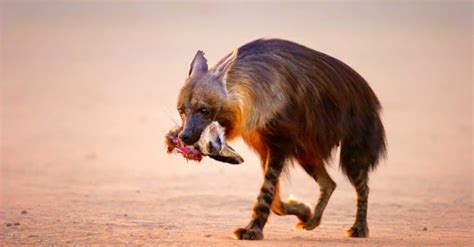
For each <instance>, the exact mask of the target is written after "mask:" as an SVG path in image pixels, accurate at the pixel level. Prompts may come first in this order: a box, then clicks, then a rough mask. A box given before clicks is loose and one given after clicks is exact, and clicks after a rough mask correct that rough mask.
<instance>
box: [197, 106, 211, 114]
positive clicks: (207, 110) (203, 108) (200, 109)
mask: <svg viewBox="0 0 474 247" xmlns="http://www.w3.org/2000/svg"><path fill="white" fill-rule="evenodd" d="M199 112H200V113H202V114H204V115H207V114H209V109H207V108H206V107H201V108H199Z"/></svg>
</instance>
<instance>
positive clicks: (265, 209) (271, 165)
mask: <svg viewBox="0 0 474 247" xmlns="http://www.w3.org/2000/svg"><path fill="white" fill-rule="evenodd" d="M275 153H278V152H275ZM284 161H285V158H284V157H282V156H278V155H273V154H272V153H270V157H269V158H268V159H267V163H266V164H267V165H266V166H265V167H267V169H265V177H264V181H263V185H262V187H261V189H260V194H259V196H258V198H257V202H256V203H255V206H254V208H253V215H252V220H251V221H250V223H249V224H248V225H247V227H245V228H239V229H237V230H236V231H234V234H233V237H234V238H235V239H245V240H260V239H263V227H264V226H265V224H266V223H267V219H268V215H269V214H270V208H271V206H272V202H273V197H274V195H275V192H276V190H277V185H278V179H279V177H280V173H281V170H282V168H283V165H284Z"/></svg>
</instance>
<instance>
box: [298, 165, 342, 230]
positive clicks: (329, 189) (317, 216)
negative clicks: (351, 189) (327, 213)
mask: <svg viewBox="0 0 474 247" xmlns="http://www.w3.org/2000/svg"><path fill="white" fill-rule="evenodd" d="M303 168H304V169H305V171H306V172H307V173H308V174H309V175H310V176H311V177H313V178H314V180H316V182H317V183H318V185H319V191H320V195H319V200H318V204H317V205H316V207H315V208H314V214H313V215H312V216H311V218H310V219H309V220H308V221H307V222H300V223H298V225H297V226H296V227H297V228H303V229H306V230H313V229H314V228H316V227H318V226H319V224H321V218H322V217H323V213H324V209H326V206H327V204H328V202H329V199H330V198H331V195H332V193H333V192H334V190H335V189H336V183H334V181H333V180H332V179H331V177H330V176H329V174H328V173H327V171H326V168H325V167H324V165H322V163H321V165H318V166H314V165H303Z"/></svg>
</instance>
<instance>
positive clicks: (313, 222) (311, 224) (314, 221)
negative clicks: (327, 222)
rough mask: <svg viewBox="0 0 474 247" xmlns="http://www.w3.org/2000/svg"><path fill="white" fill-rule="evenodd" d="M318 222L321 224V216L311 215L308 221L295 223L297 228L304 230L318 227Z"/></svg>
mask: <svg viewBox="0 0 474 247" xmlns="http://www.w3.org/2000/svg"><path fill="white" fill-rule="evenodd" d="M319 224H321V217H315V216H313V217H311V218H310V219H309V220H308V221H306V222H300V223H298V224H296V228H297V229H305V230H308V231H310V230H313V229H314V228H316V227H318V226H319Z"/></svg>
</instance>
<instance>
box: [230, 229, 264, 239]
mask: <svg viewBox="0 0 474 247" xmlns="http://www.w3.org/2000/svg"><path fill="white" fill-rule="evenodd" d="M232 237H233V238H234V239H239V240H262V239H263V233H262V231H261V230H259V229H246V228H239V229H237V230H235V231H234V234H232Z"/></svg>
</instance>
